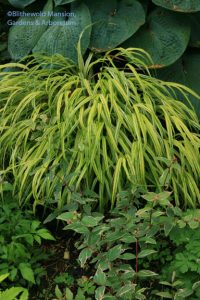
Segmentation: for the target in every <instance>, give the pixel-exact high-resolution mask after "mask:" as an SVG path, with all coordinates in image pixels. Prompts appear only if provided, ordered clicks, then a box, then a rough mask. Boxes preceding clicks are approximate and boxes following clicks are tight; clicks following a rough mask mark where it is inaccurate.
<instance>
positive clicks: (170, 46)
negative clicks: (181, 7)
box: [124, 8, 190, 67]
mask: <svg viewBox="0 0 200 300" xmlns="http://www.w3.org/2000/svg"><path fill="white" fill-rule="evenodd" d="M189 38H190V26H189V23H188V22H186V21H185V19H184V17H183V16H182V15H180V14H177V13H174V12H170V11H168V10H165V9H161V8H158V9H156V10H154V11H153V12H152V13H151V14H150V15H149V17H148V20H147V23H146V24H145V25H144V26H142V27H141V28H140V29H139V30H138V32H136V34H134V35H133V36H132V37H131V38H130V39H128V40H127V41H126V42H125V43H124V46H125V47H138V48H143V49H145V50H146V51H147V52H149V54H150V55H151V57H152V59H153V61H154V63H155V65H157V67H163V66H167V65H170V64H172V63H174V62H175V61H176V60H177V59H179V57H181V55H182V54H183V52H184V51H185V49H186V47H187V45H188V42H189Z"/></svg>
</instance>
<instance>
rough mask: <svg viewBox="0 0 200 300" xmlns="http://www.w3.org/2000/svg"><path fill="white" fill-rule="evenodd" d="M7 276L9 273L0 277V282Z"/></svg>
mask: <svg viewBox="0 0 200 300" xmlns="http://www.w3.org/2000/svg"><path fill="white" fill-rule="evenodd" d="M8 276H9V273H6V274H3V275H0V282H2V281H4V280H5V279H6V278H7V277H8Z"/></svg>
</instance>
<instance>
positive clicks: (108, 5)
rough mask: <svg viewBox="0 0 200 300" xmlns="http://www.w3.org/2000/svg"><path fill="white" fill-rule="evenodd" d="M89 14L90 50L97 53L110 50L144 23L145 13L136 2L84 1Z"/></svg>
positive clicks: (123, 0) (124, 0)
mask: <svg viewBox="0 0 200 300" xmlns="http://www.w3.org/2000/svg"><path fill="white" fill-rule="evenodd" d="M84 2H85V3H86V4H87V5H88V7H89V9H90V12H91V17H92V23H93V28H92V34H91V42H90V48H94V50H95V49H97V50H99V51H101V50H102V51H105V50H109V49H112V48H114V47H116V46H118V45H119V44H121V43H122V42H124V41H125V40H126V39H128V38H129V37H130V36H131V35H132V34H134V33H135V32H136V31H137V30H138V28H139V27H140V26H141V25H142V24H144V22H145V12H144V9H143V7H142V5H141V4H140V3H139V2H138V1H136V0H121V1H117V0H108V1H102V0H96V1H94V0H85V1H84Z"/></svg>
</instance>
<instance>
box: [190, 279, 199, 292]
mask: <svg viewBox="0 0 200 300" xmlns="http://www.w3.org/2000/svg"><path fill="white" fill-rule="evenodd" d="M198 288H200V281H197V282H195V283H194V284H193V286H192V290H194V291H195V290H196V289H198Z"/></svg>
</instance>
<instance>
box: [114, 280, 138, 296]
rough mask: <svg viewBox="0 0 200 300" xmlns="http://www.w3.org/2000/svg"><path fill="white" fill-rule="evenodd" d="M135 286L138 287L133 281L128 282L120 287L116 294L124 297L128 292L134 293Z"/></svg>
mask: <svg viewBox="0 0 200 300" xmlns="http://www.w3.org/2000/svg"><path fill="white" fill-rule="evenodd" d="M135 287H136V284H133V283H129V284H126V285H124V286H123V287H121V288H120V289H119V291H118V292H117V294H116V296H117V297H124V295H126V294H127V293H130V292H131V293H133V292H134V291H135Z"/></svg>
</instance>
